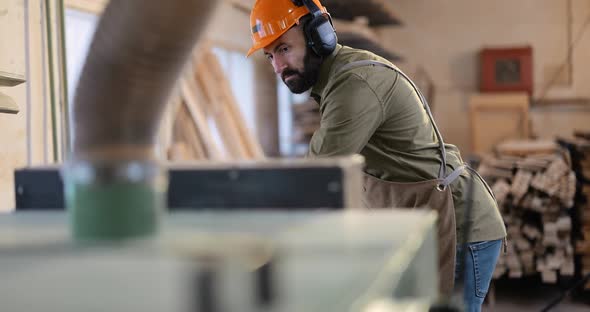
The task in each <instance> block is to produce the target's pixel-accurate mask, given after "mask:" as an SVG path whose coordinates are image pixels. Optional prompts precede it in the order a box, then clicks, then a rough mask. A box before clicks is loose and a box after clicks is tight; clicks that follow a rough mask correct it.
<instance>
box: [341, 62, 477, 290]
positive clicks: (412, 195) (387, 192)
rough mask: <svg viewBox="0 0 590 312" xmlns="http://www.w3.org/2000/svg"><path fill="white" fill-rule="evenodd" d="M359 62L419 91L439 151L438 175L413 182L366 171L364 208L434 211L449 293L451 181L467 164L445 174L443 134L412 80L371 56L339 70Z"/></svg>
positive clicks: (443, 281)
mask: <svg viewBox="0 0 590 312" xmlns="http://www.w3.org/2000/svg"><path fill="white" fill-rule="evenodd" d="M359 66H384V67H387V68H390V69H393V70H394V71H396V72H398V73H399V74H400V75H402V76H403V77H405V78H406V79H407V80H408V81H409V82H410V84H412V87H413V88H414V89H415V90H416V92H417V93H418V95H419V97H420V101H421V102H422V104H423V106H424V109H425V110H426V113H427V114H428V118H429V119H430V122H431V123H432V126H433V127H434V132H435V134H436V136H437V138H438V141H439V144H440V145H439V148H440V153H441V165H440V170H439V174H438V179H434V180H427V181H422V182H415V183H398V182H389V181H385V180H381V179H378V178H376V177H373V176H371V175H368V174H365V181H364V196H363V201H364V205H365V206H366V207H367V208H426V209H434V210H436V211H437V213H438V228H437V234H438V235H437V239H438V265H439V288H440V292H441V294H443V295H449V294H451V292H452V291H453V286H454V280H455V250H456V244H457V242H456V227H455V206H454V204H453V194H452V193H451V187H450V184H451V183H452V182H453V181H454V180H455V179H457V178H458V177H459V175H460V174H461V172H462V171H463V170H464V169H465V167H466V166H464V165H463V166H460V167H459V168H456V169H455V170H454V171H453V172H451V173H450V174H449V175H446V172H445V168H446V165H447V160H446V151H445V146H444V142H443V139H442V136H441V134H440V132H439V131H438V128H437V127H436V124H435V123H434V119H433V117H432V114H431V112H430V108H429V107H428V104H427V102H426V99H425V98H424V96H423V95H422V93H421V92H420V90H418V88H417V87H416V85H415V84H414V83H413V82H412V80H410V79H409V78H408V77H407V76H406V75H405V74H404V73H403V72H401V71H400V70H399V69H397V68H395V67H393V66H390V65H388V64H385V63H381V62H377V61H371V60H366V61H357V62H351V63H349V64H346V65H345V66H343V67H342V68H340V69H339V71H338V72H341V71H344V70H347V69H351V68H353V67H359Z"/></svg>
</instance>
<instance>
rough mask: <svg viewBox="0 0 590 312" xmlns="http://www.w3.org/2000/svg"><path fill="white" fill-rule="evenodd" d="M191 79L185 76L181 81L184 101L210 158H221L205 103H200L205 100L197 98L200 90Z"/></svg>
mask: <svg viewBox="0 0 590 312" xmlns="http://www.w3.org/2000/svg"><path fill="white" fill-rule="evenodd" d="M189 76H192V73H190V74H189ZM191 80H193V79H191V77H186V76H185V77H183V78H182V79H181V81H180V88H181V92H182V96H183V99H184V103H185V104H186V107H187V109H188V112H189V114H190V116H191V118H192V121H193V123H194V125H195V127H196V128H197V131H198V132H199V134H200V136H201V140H202V142H203V144H204V146H205V148H206V150H207V156H208V158H209V159H213V160H215V159H221V158H222V157H223V156H222V154H221V151H220V150H219V148H218V146H217V144H216V143H215V139H214V138H213V134H212V132H211V129H210V128H209V124H208V122H207V117H206V116H205V114H204V113H203V110H202V106H203V105H200V104H201V103H204V100H203V99H201V100H197V99H198V98H199V96H198V95H197V92H199V91H198V90H197V88H196V82H195V81H194V80H193V81H192V83H191Z"/></svg>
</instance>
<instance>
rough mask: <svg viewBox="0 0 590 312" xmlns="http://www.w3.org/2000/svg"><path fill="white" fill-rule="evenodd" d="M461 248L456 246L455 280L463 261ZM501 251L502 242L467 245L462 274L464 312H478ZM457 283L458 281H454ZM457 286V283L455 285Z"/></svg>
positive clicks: (494, 241)
mask: <svg viewBox="0 0 590 312" xmlns="http://www.w3.org/2000/svg"><path fill="white" fill-rule="evenodd" d="M461 249H462V246H459V245H457V264H456V266H455V278H457V277H458V276H459V274H458V273H460V270H461V264H462V262H463V259H460V257H461ZM501 250H502V240H501V239H499V240H493V241H483V242H475V243H469V244H468V250H467V252H466V255H465V258H466V261H465V271H464V272H463V273H464V291H463V297H464V303H465V311H466V312H472V311H475V312H479V311H481V305H482V304H483V300H484V298H485V297H486V294H487V293H488V288H489V287H490V282H491V280H492V274H493V273H494V269H495V268H496V262H497V261H498V257H499V256H500V251H501ZM455 282H456V283H457V282H458V281H457V280H455ZM457 285H459V283H457Z"/></svg>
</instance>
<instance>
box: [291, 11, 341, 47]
mask: <svg viewBox="0 0 590 312" xmlns="http://www.w3.org/2000/svg"><path fill="white" fill-rule="evenodd" d="M292 1H293V3H294V4H295V5H296V6H302V5H305V7H306V8H307V9H308V10H309V12H310V14H311V19H310V20H309V21H308V22H307V23H306V24H305V25H303V32H304V34H305V39H306V41H307V46H308V47H310V48H311V49H312V50H313V52H315V53H316V54H317V55H319V56H328V55H330V54H332V52H334V49H336V44H337V43H338V37H337V36H336V32H335V31H334V26H332V19H331V17H330V15H328V19H326V18H325V17H324V14H323V13H322V10H320V8H319V7H318V6H317V5H316V4H315V2H313V0H292Z"/></svg>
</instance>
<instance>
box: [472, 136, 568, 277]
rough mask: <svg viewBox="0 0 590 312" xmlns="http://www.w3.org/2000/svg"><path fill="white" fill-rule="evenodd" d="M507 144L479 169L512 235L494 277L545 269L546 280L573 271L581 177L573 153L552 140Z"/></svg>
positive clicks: (536, 272) (542, 271) (539, 271)
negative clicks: (574, 215)
mask: <svg viewBox="0 0 590 312" xmlns="http://www.w3.org/2000/svg"><path fill="white" fill-rule="evenodd" d="M523 143H527V144H515V142H510V143H509V144H502V145H500V146H498V148H497V149H496V150H497V151H498V153H497V155H495V156H486V157H484V158H483V160H482V163H481V165H480V168H479V171H480V173H481V174H482V176H483V177H484V179H486V181H488V183H490V185H492V189H493V191H494V194H495V196H496V200H497V201H498V205H499V207H500V211H501V213H502V217H503V219H504V222H505V224H506V229H507V232H508V240H507V246H506V253H503V254H502V255H501V256H500V259H499V260H498V265H497V266H496V271H495V272H494V278H500V277H502V276H504V275H507V276H508V278H520V277H523V276H531V275H536V274H540V275H541V278H542V281H543V282H544V283H556V282H557V280H558V276H573V275H574V273H575V266H574V248H573V244H572V241H571V233H572V219H571V217H570V215H569V213H568V209H569V208H571V207H572V206H573V205H574V195H575V190H576V176H575V174H574V172H573V171H572V170H571V165H570V163H569V154H568V153H567V151H566V150H564V149H560V148H559V146H558V145H557V144H555V143H554V142H551V141H542V142H523Z"/></svg>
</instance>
